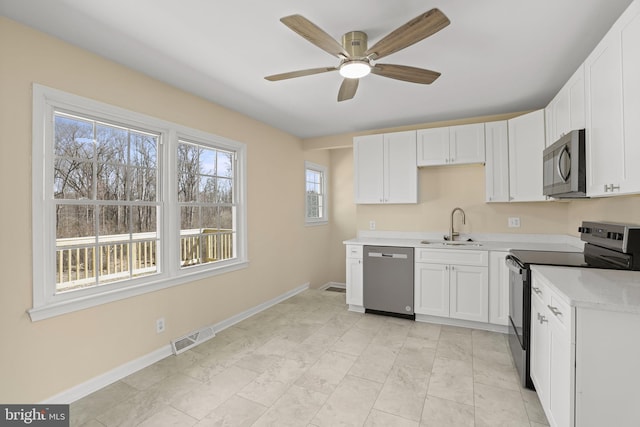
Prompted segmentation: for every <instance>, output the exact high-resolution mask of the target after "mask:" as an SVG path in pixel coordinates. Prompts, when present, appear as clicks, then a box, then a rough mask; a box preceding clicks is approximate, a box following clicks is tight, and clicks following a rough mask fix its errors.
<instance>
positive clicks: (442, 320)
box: [416, 314, 509, 334]
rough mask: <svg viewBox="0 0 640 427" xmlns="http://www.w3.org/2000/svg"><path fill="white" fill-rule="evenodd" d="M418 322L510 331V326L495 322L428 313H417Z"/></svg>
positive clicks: (502, 331)
mask: <svg viewBox="0 0 640 427" xmlns="http://www.w3.org/2000/svg"><path fill="white" fill-rule="evenodd" d="M416 322H426V323H436V324H438V325H448V326H461V327H463V328H471V329H482V330H485V331H492V332H500V333H503V334H507V333H509V328H507V327H506V326H503V325H494V324H493V323H483V322H473V321H470V320H461V319H451V318H448V317H439V316H429V315H426V314H416Z"/></svg>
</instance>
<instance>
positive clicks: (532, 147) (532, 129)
mask: <svg viewBox="0 0 640 427" xmlns="http://www.w3.org/2000/svg"><path fill="white" fill-rule="evenodd" d="M544 134H545V131H544V110H538V111H534V112H531V113H528V114H524V115H522V116H518V117H515V118H513V119H511V120H509V193H510V197H511V201H513V202H533V201H540V200H546V197H545V196H544V195H543V194H542V151H543V150H544V141H545V135H544Z"/></svg>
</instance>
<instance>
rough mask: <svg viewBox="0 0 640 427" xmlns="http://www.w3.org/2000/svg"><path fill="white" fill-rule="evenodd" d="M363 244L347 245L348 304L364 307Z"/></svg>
mask: <svg viewBox="0 0 640 427" xmlns="http://www.w3.org/2000/svg"><path fill="white" fill-rule="evenodd" d="M362 273H363V270H362V246H359V245H347V298H346V300H347V304H349V306H354V307H353V308H361V307H363V304H364V303H363V299H362V282H363V281H362Z"/></svg>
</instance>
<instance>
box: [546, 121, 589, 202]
mask: <svg viewBox="0 0 640 427" xmlns="http://www.w3.org/2000/svg"><path fill="white" fill-rule="evenodd" d="M584 135H585V130H584V129H580V130H572V131H571V132H569V133H567V134H565V135H563V136H562V137H560V139H559V140H557V141H556V142H554V143H553V144H552V145H550V146H549V147H547V148H545V150H544V152H543V159H544V160H543V189H542V192H543V194H544V195H545V196H550V197H554V198H556V199H569V198H582V197H587V173H586V163H587V162H586V159H585V151H586V150H585V136H584Z"/></svg>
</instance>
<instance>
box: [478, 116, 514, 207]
mask: <svg viewBox="0 0 640 427" xmlns="http://www.w3.org/2000/svg"><path fill="white" fill-rule="evenodd" d="M485 145H486V149H487V161H486V163H485V167H484V173H485V200H486V201H487V202H508V201H509V139H508V132H507V122H506V121H499V122H490V123H485Z"/></svg>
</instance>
